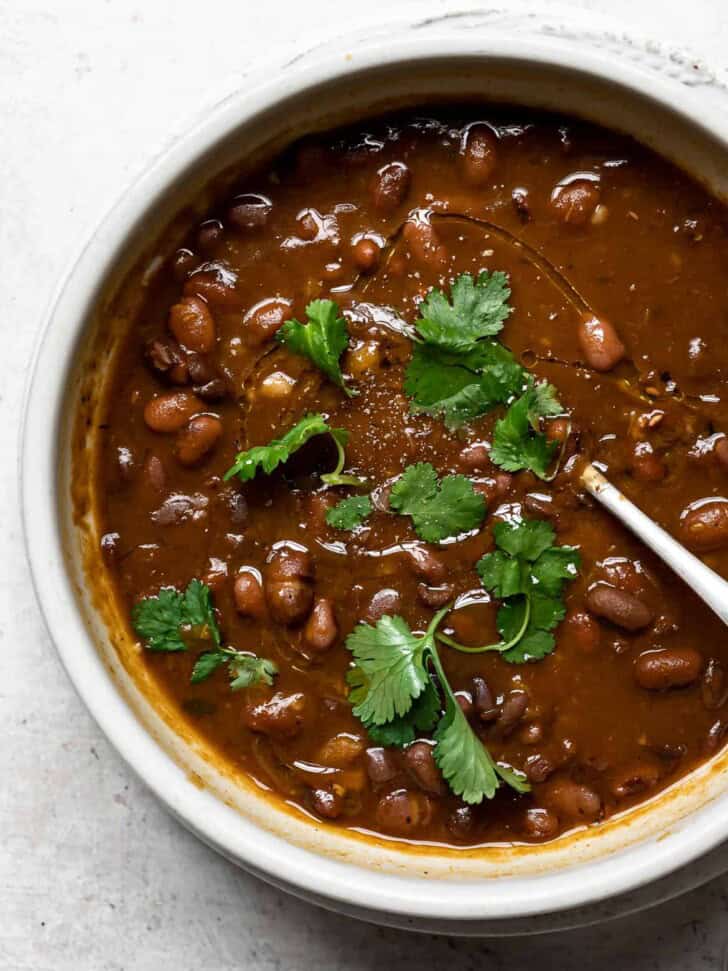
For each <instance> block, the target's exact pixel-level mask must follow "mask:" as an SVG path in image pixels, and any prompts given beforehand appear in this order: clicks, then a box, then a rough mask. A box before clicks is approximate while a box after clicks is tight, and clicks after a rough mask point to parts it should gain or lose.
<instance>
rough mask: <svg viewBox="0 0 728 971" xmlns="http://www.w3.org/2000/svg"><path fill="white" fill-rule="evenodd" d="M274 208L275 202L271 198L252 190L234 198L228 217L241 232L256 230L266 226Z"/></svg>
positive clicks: (231, 223)
mask: <svg viewBox="0 0 728 971" xmlns="http://www.w3.org/2000/svg"><path fill="white" fill-rule="evenodd" d="M272 209H273V203H272V202H271V201H270V199H268V198H266V196H261V195H258V194H257V193H252V192H251V193H249V194H248V195H244V196H237V198H235V199H233V204H232V206H231V207H230V209H228V213H227V219H228V222H229V223H230V225H231V226H234V227H235V228H236V229H237V230H239V231H240V232H243V233H250V232H256V231H258V230H261V229H263V228H264V227H265V225H266V223H267V222H268V217H269V216H270V213H271V210H272Z"/></svg>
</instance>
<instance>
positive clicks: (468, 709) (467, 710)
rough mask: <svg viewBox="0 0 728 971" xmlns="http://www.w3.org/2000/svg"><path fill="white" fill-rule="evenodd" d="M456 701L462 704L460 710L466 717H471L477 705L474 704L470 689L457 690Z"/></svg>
mask: <svg viewBox="0 0 728 971" xmlns="http://www.w3.org/2000/svg"><path fill="white" fill-rule="evenodd" d="M455 701H457V703H458V704H459V705H460V710H461V711H462V713H463V714H464V715H465V717H466V718H470V717H471V715H472V714H473V712H474V711H475V707H474V706H473V699H472V697H471V695H470V692H468V691H456V692H455Z"/></svg>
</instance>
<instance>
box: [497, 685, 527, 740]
mask: <svg viewBox="0 0 728 971" xmlns="http://www.w3.org/2000/svg"><path fill="white" fill-rule="evenodd" d="M527 708H528V695H527V694H526V692H525V691H521V690H520V689H518V688H516V689H515V690H514V691H509V692H508V694H507V695H506V696H505V698H504V700H503V704H502V705H501V706H500V714H499V715H498V730H499V731H500V732H502V733H504V734H507V733H508V732H511V731H513V729H514V728H515V726H516V725H517V724H518V722H519V721H520V720H521V719H522V718H523V716H524V715H525V713H526V709H527Z"/></svg>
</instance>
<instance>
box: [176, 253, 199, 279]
mask: <svg viewBox="0 0 728 971" xmlns="http://www.w3.org/2000/svg"><path fill="white" fill-rule="evenodd" d="M196 265H197V257H196V256H195V254H194V253H193V252H192V250H189V249H178V250H177V252H176V253H175V254H174V257H173V258H172V273H173V274H174V278H175V280H179V282H180V283H181V282H182V281H184V280H186V279H187V277H188V276H189V274H190V273H191V271H192V270H194V268H195V266H196Z"/></svg>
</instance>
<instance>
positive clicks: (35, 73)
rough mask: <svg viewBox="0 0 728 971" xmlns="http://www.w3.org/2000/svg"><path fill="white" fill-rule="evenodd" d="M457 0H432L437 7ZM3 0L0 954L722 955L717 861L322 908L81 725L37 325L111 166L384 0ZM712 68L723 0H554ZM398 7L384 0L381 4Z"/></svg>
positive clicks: (54, 963) (332, 965)
mask: <svg viewBox="0 0 728 971" xmlns="http://www.w3.org/2000/svg"><path fill="white" fill-rule="evenodd" d="M454 3H455V0H449V2H448V0H446V2H442V3H439V4H438V3H437V2H436V0H435V2H433V4H432V6H433V8H436V9H439V10H443V11H444V10H448V9H449V10H454V9H456V7H455V6H454ZM363 6H364V5H361V6H360V4H359V3H358V2H357V0H305V2H301V0H265V2H261V0H231V2H225V0H203V2H195V3H186V2H185V0H0V446H1V448H2V452H1V454H2V461H0V537H1V538H2V543H1V545H0V578H2V582H1V584H0V713H1V714H2V721H1V723H0V724H1V728H0V732H1V734H0V969H3V971H5V969H12V971H21V969H32V971H46V969H47V971H121V969H124V971H127V969H129V971H130V969H134V971H136V969H139V971H166V969H176V971H185V969H188V968H189V969H193V968H194V969H197V968H205V969H209V971H226V969H232V968H238V967H242V968H246V969H251V971H273V969H276V971H277V969H284V971H292V969H301V971H308V969H314V968H316V969H323V971H330V969H339V968H346V969H352V971H360V969H361V971H363V969H370V968H372V969H373V968H389V967H394V966H396V965H398V964H401V963H402V962H412V963H413V965H414V966H415V967H418V968H424V969H430V968H433V969H439V968H448V969H449V971H466V969H475V968H477V969H479V971H483V969H484V971H490V969H500V968H508V969H510V971H521V969H526V968H531V966H532V965H533V964H534V962H536V961H539V962H541V967H545V968H548V969H551V968H559V969H563V971H572V969H574V971H577V969H578V971H582V969H583V968H584V967H587V968H588V969H590V971H607V969H609V971H612V969H619V971H634V969H641V971H642V969H645V971H647V969H660V971H677V969H680V971H699V969H718V968H721V967H723V960H724V956H725V955H724V949H725V944H726V941H727V940H728V924H727V923H726V920H725V914H726V906H727V903H728V876H727V877H725V878H723V879H719V880H716V881H714V882H713V883H711V884H709V885H707V886H705V887H703V888H702V889H700V890H698V891H695V892H693V893H691V894H689V895H687V896H685V897H683V898H681V899H679V900H677V901H673V902H672V903H669V904H667V905H664V906H662V907H659V908H657V909H654V910H652V911H650V912H647V913H643V914H642V915H640V916H635V917H631V918H626V919H623V920H619V921H616V922H612V923H610V924H607V925H603V926H601V927H599V928H593V929H588V930H582V931H577V932H571V933H559V934H554V935H549V936H540V937H537V938H530V939H526V938H522V939H518V940H510V941H462V940H461V941H457V940H452V939H448V938H444V937H439V938H434V937H425V936H422V937H420V936H414V935H410V934H406V933H401V932H398V931H391V930H382V929H377V928H374V927H371V926H368V925H365V924H361V923H358V922H356V921H353V920H349V919H346V918H342V917H337V916H334V915H331V914H328V913H325V912H323V911H321V910H318V909H316V908H314V907H312V906H309V905H307V904H304V903H301V902H299V901H297V900H295V899H293V898H291V897H289V896H286V895H284V894H282V893H279V892H278V891H276V890H273V889H271V888H270V887H268V886H266V885H265V884H263V883H261V882H259V881H258V880H255V879H253V878H252V877H249V876H247V875H246V874H244V873H242V872H240V871H239V870H237V869H235V868H234V867H233V866H232V865H230V864H228V863H227V862H225V861H224V860H222V859H220V858H219V857H218V856H216V855H215V854H213V853H212V852H211V851H210V850H208V849H207V848H206V847H204V846H202V845H201V844H200V843H199V842H197V840H195V839H194V838H193V837H192V836H190V835H189V834H188V833H187V832H186V831H184V830H183V829H182V828H181V827H180V826H179V825H178V824H177V823H176V822H174V821H173V820H172V819H171V818H170V817H169V816H168V815H167V814H166V813H165V812H164V811H163V810H162V809H161V808H160V806H159V805H158V804H157V803H156V802H155V800H154V799H153V798H152V797H151V796H150V794H149V793H148V792H147V791H146V790H145V788H144V787H143V786H142V785H141V784H140V783H139V782H138V781H137V780H136V779H135V778H133V777H132V776H131V774H130V772H129V771H128V770H127V768H126V767H125V766H124V765H123V764H122V763H121V762H120V761H119V759H118V757H117V756H116V755H115V753H114V752H113V751H111V749H110V748H109V746H108V745H107V743H106V742H105V740H104V739H103V738H102V737H101V736H100V734H99V732H98V730H97V729H96V727H95V725H94V724H93V723H92V722H91V720H90V718H89V716H88V715H87V714H86V712H85V710H84V709H83V707H82V706H81V704H80V702H79V701H78V699H77V698H76V696H75V694H74V693H73V690H72V688H71V686H70V685H69V683H68V681H67V679H66V676H65V674H64V672H63V671H62V669H61V667H60V664H59V662H58V660H57V659H56V656H55V653H54V651H53V648H52V647H51V644H50V641H49V638H48V636H47V634H46V632H45V631H44V629H43V627H42V624H41V621H40V618H39V614H38V610H37V608H36V605H35V602H34V599H33V594H32V590H31V587H30V581H29V578H28V572H27V568H26V565H25V561H24V555H23V552H22V540H21V535H20V523H19V516H18V509H17V487H16V451H17V433H18V432H17V430H18V424H19V416H20V405H21V399H22V393H23V387H24V383H25V379H26V372H27V367H28V361H29V357H30V353H31V348H32V345H33V341H34V336H35V334H36V332H37V329H38V327H39V324H40V321H41V319H42V316H43V313H44V310H45V309H46V306H47V303H48V301H49V299H50V296H51V294H52V291H53V289H54V287H55V285H56V283H57V281H58V278H59V276H60V274H61V272H62V271H63V269H64V268H65V267H66V266H67V264H68V262H69V260H70V259H71V257H72V256H73V254H74V253H75V252H76V251H77V250H78V249H79V247H80V246H81V244H82V242H83V240H84V239H85V238H86V237H87V235H88V234H89V233H90V231H91V230H92V228H93V227H94V226H95V224H96V223H97V222H98V220H99V219H100V217H101V216H102V215H103V214H104V212H105V211H106V210H107V209H108V207H109V206H110V204H111V203H112V202H113V201H114V199H115V198H116V197H117V196H118V194H119V192H120V190H121V188H123V186H124V185H125V184H127V183H128V182H129V180H130V179H131V178H133V176H134V175H135V174H136V173H138V172H139V171H141V169H142V168H143V167H144V166H145V165H146V164H147V163H148V162H149V160H150V159H151V158H152V157H153V156H154V155H156V154H157V153H158V152H159V151H160V150H161V149H162V148H164V146H165V145H167V144H168V143H169V142H170V140H171V139H172V138H173V137H174V135H175V134H176V133H179V132H181V131H182V130H184V128H185V127H186V126H187V125H188V124H189V123H190V121H191V120H192V119H194V118H196V117H197V116H198V115H199V114H200V113H201V112H203V111H204V110H205V108H206V107H209V106H211V105H213V104H215V103H216V102H217V101H218V100H220V99H221V98H222V97H224V95H225V94H227V93H228V92H230V91H232V90H234V89H235V88H236V87H237V86H238V85H239V83H240V78H241V75H242V73H243V71H244V70H246V69H247V68H248V67H249V65H250V62H251V60H252V59H255V60H257V61H258V63H261V62H262V63H263V64H265V63H266V59H267V57H268V55H267V51H268V50H270V49H271V48H274V47H277V46H278V45H281V44H290V43H296V44H301V46H303V45H305V43H306V40H307V38H310V37H311V36H312V30H313V29H314V28H315V27H316V26H317V25H320V26H321V28H322V29H324V30H326V31H327V32H330V31H332V30H336V29H337V28H339V29H346V28H347V26H349V25H350V23H351V22H352V20H354V19H362V18H364V19H369V20H371V19H376V18H377V17H379V18H386V17H387V16H388V15H389V14H390V12H391V10H392V2H391V0H366V9H363ZM572 6H573V7H578V8H580V9H581V10H592V11H595V12H602V13H608V14H609V15H611V16H612V17H613V18H614V20H615V23H616V24H618V25H619V27H620V29H623V30H625V31H626V30H634V31H636V32H638V33H641V34H643V35H648V36H653V37H656V38H660V39H662V40H664V41H668V42H674V43H676V44H678V45H689V46H690V47H692V48H693V49H694V50H695V51H697V52H698V54H702V55H704V56H705V57H706V58H707V59H708V61H709V62H711V61H712V64H713V66H715V67H717V68H718V69H719V70H721V72H722V71H724V69H725V65H726V63H727V62H728V54H726V51H727V50H728V43H727V42H728V5H726V2H725V0H689V2H687V3H682V4H678V3H677V2H671V0H641V2H640V0H581V2H577V0H572ZM405 7H406V2H405V3H402V2H401V3H400V4H399V6H398V10H399V11H401V10H402V9H403V8H405Z"/></svg>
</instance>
